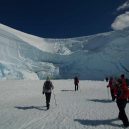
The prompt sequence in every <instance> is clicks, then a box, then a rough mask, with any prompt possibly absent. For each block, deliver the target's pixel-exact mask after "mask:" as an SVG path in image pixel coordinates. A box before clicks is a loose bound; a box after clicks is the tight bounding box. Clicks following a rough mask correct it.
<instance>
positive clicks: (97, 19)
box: [0, 0, 128, 38]
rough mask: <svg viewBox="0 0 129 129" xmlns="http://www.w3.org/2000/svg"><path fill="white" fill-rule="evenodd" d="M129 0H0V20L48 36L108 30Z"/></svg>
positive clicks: (26, 30)
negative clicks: (121, 7) (120, 7)
mask: <svg viewBox="0 0 129 129" xmlns="http://www.w3.org/2000/svg"><path fill="white" fill-rule="evenodd" d="M126 1H128V0H0V23H2V24H5V25H7V26H10V27H12V28H15V29H17V30H21V31H23V32H26V33H29V34H33V35H37V36H40V37H49V38H66V37H78V36H86V35H92V34H96V33H101V32H107V31H111V30H112V28H111V24H112V23H113V22H114V20H115V18H116V17H117V16H118V15H120V14H121V13H122V12H123V10H122V9H120V11H118V10H117V8H118V7H119V6H121V5H122V4H123V3H125V2H126Z"/></svg>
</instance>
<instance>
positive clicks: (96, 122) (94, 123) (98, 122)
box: [74, 118, 122, 127]
mask: <svg viewBox="0 0 129 129" xmlns="http://www.w3.org/2000/svg"><path fill="white" fill-rule="evenodd" d="M117 120H118V119H117V118H114V119H108V120H81V119H74V121H77V122H79V123H80V124H82V125H87V126H90V125H91V126H99V125H111V126H115V127H122V125H118V124H115V123H113V122H114V121H117Z"/></svg>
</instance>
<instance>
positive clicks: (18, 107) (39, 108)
mask: <svg viewBox="0 0 129 129" xmlns="http://www.w3.org/2000/svg"><path fill="white" fill-rule="evenodd" d="M45 107H46V106H15V108H17V109H21V110H28V109H37V110H44V111H46V109H44V108H45Z"/></svg>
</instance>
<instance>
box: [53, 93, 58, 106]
mask: <svg viewBox="0 0 129 129" xmlns="http://www.w3.org/2000/svg"><path fill="white" fill-rule="evenodd" d="M53 95H54V100H55V105H56V106H57V103H56V95H55V93H54V91H53Z"/></svg>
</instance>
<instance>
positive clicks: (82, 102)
mask: <svg viewBox="0 0 129 129" xmlns="http://www.w3.org/2000/svg"><path fill="white" fill-rule="evenodd" d="M43 82H44V80H43V81H38V80H35V81H34V80H33V81H30V80H29V81H27V80H24V81H23V80H21V81H13V80H8V81H0V129H120V128H123V125H122V122H121V121H120V120H118V119H117V116H118V109H117V106H116V102H112V101H111V98H109V97H108V90H107V88H106V85H107V82H105V81H85V80H83V81H82V80H81V81H80V83H79V87H80V88H79V91H77V92H75V91H74V84H73V80H52V82H53V84H54V87H55V88H54V91H53V93H52V97H51V106H50V110H46V107H45V96H44V95H42V85H43ZM54 95H55V98H56V103H55V99H54ZM56 104H57V105H56ZM128 108H129V105H128V104H127V106H126V113H127V116H129V110H127V109H128Z"/></svg>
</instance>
